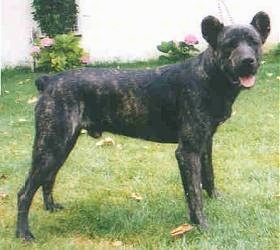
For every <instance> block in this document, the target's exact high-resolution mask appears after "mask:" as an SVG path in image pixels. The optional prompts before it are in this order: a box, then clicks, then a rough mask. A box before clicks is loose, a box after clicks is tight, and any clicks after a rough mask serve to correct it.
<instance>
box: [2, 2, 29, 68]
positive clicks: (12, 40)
mask: <svg viewBox="0 0 280 250" xmlns="http://www.w3.org/2000/svg"><path fill="white" fill-rule="evenodd" d="M31 2H32V1H31V0H1V32H2V34H1V35H2V38H1V64H2V66H1V67H5V66H16V65H25V64H28V63H29V62H30V60H31V57H30V53H29V52H30V48H31V45H30V39H31V32H32V26H33V21H32V16H31Z"/></svg>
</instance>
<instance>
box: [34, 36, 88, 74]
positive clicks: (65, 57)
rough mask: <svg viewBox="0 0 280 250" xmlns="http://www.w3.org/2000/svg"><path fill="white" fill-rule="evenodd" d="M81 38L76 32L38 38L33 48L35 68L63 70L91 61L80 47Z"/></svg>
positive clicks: (40, 69)
mask: <svg viewBox="0 0 280 250" xmlns="http://www.w3.org/2000/svg"><path fill="white" fill-rule="evenodd" d="M79 43H80V38H79V37H76V36H75V35H74V34H71V33H70V34H63V35H56V36H55V37H54V39H51V38H49V37H45V38H43V39H40V40H37V41H36V43H35V46H34V47H33V49H32V56H33V58H34V60H35V68H36V69H37V70H39V71H48V72H49V71H63V70H66V69H71V68H75V67H78V66H81V65H83V64H86V63H88V62H89V60H88V59H89V57H88V55H87V54H86V53H85V51H84V50H83V49H82V48H81V47H80V45H79Z"/></svg>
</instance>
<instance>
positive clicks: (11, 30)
mask: <svg viewBox="0 0 280 250" xmlns="http://www.w3.org/2000/svg"><path fill="white" fill-rule="evenodd" d="M225 2H226V4H227V6H228V8H229V12H230V15H231V16H232V17H233V19H234V21H235V22H237V23H239V22H242V23H248V22H250V20H251V18H252V17H253V15H254V14H255V13H256V12H257V11H259V10H265V11H267V12H268V13H269V14H270V16H271V18H272V34H271V36H270V38H269V42H270V43H275V42H279V41H280V37H279V30H280V27H279V26H280V21H279V16H277V9H278V6H277V5H278V4H277V1H274V0H266V1H256V0H247V1H244V0H235V1H229V0H228V1H227V0H225ZM31 3H32V0H1V7H2V10H1V19H2V22H1V29H2V39H1V41H2V43H1V44H2V45H1V62H2V67H3V66H4V67H5V66H15V65H22V64H30V60H31V57H30V48H31V46H30V40H31V33H32V27H35V24H34V22H33V21H32V16H31ZM77 4H78V5H79V6H80V14H79V18H78V19H79V33H81V34H82V45H83V47H84V48H85V49H86V50H88V51H89V52H90V56H91V60H92V61H104V60H106V61H107V60H116V59H118V60H122V61H127V60H143V59H148V58H151V57H155V56H156V55H157V50H156V45H158V44H159V43H160V42H161V41H163V40H165V41H167V40H172V39H175V40H183V39H184V36H185V35H186V34H188V33H192V34H195V35H196V36H197V37H198V38H199V41H200V42H201V46H202V47H203V46H204V45H205V43H204V41H203V39H202V38H201V36H200V22H201V19H202V18H203V17H204V16H206V15H209V14H211V15H215V16H217V17H219V18H221V13H220V11H219V8H218V1H217V0H207V1H205V0H196V1H187V0H172V1H162V0H130V1H127V0H77ZM222 7H223V6H222ZM223 19H224V21H225V22H229V20H230V18H229V16H228V15H227V13H226V11H225V9H223Z"/></svg>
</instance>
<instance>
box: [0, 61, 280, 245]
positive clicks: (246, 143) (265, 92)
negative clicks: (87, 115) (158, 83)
mask: <svg viewBox="0 0 280 250" xmlns="http://www.w3.org/2000/svg"><path fill="white" fill-rule="evenodd" d="M126 66H127V65H126ZM132 66H133V65H132ZM142 66H145V67H146V66H147V65H146V64H143V65H142ZM148 66H149V65H148ZM152 66H153V65H152ZM37 76H38V74H35V73H30V72H28V71H26V70H25V71H24V70H23V71H20V70H5V71H3V72H2V96H1V97H0V138H1V140H0V148H1V151H0V152H1V153H0V249H5V250H6V249H46V250H47V249H48V250H49V249H59V250H60V249H207V250H208V249H219V250H220V249H246V250H247V249H265V250H267V249H278V247H279V210H278V209H279V190H278V188H279V183H278V181H279V172H278V171H279V169H278V165H279V152H278V147H279V141H278V140H279V127H278V126H279V76H280V69H279V60H278V61H277V60H275V59H274V60H271V59H270V58H267V59H266V61H265V63H264V64H263V65H262V68H261V70H260V72H259V75H258V82H257V85H256V86H255V87H254V88H253V89H252V90H250V91H244V92H243V93H242V94H241V95H240V97H239V98H238V100H237V102H236V103H235V105H234V107H233V109H234V112H233V116H232V117H231V119H229V121H227V122H226V123H225V124H224V125H222V126H221V127H220V128H219V130H218V132H217V134H216V135H215V140H214V156H213V157H214V166H215V174H216V185H217V188H218V189H219V191H220V193H221V196H220V197H219V198H218V199H209V198H208V197H207V196H206V194H204V208H205V213H206V215H207V219H208V224H209V225H210V227H209V230H208V231H203V232H201V231H199V230H198V229H196V228H195V229H194V230H192V231H191V232H189V233H187V234H185V235H184V236H183V237H179V238H172V237H171V236H170V231H171V230H172V229H174V228H175V227H177V226H179V225H181V224H184V223H188V222H189V218H188V216H187V213H186V204H185V200H184V198H183V189H182V186H181V180H180V177H179V171H178V168H177V163H176V160H175V156H174V150H175V148H176V145H175V144H159V143H151V142H147V141H143V140H137V139H131V138H127V137H123V136H117V135H112V134H109V133H105V134H104V137H106V136H110V137H112V138H113V139H114V141H115V143H116V144H115V145H112V146H106V147H100V146H96V142H97V140H93V139H92V138H90V137H88V136H87V135H86V134H82V135H81V136H80V138H79V140H78V143H77V145H76V147H75V149H74V150H73V152H72V153H71V155H70V157H69V158H68V160H67V162H66V163H65V164H64V166H63V168H62V169H61V170H60V172H59V174H58V178H57V182H56V186H55V192H54V195H55V198H56V199H57V200H58V201H59V202H61V203H62V204H63V205H65V207H66V209H65V210H62V211H60V212H57V213H49V212H46V211H44V210H43V206H42V205H43V204H42V197H41V190H39V191H38V192H37V194H36V196H35V199H34V202H33V204H32V207H31V210H30V226H31V230H32V232H33V233H34V235H35V237H36V238H37V240H36V242H35V243H33V244H26V243H22V242H21V241H20V240H18V239H16V238H15V218H16V197H17V191H18V189H19V187H20V186H21V185H22V184H23V183H24V180H25V177H26V175H27V172H28V170H29V167H30V162H31V149H32V142H33V136H34V127H33V122H34V118H33V109H34V104H28V101H29V100H30V99H31V98H33V97H34V96H36V95H37V91H36V89H35V86H34V79H35V78H36V77H37ZM133 193H138V194H139V195H141V197H142V198H143V199H142V200H141V201H138V202H137V201H136V200H134V199H133V198H131V196H132V194H133Z"/></svg>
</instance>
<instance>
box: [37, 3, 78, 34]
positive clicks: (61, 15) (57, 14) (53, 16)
mask: <svg viewBox="0 0 280 250" xmlns="http://www.w3.org/2000/svg"><path fill="white" fill-rule="evenodd" d="M32 7H33V8H34V11H33V12H32V14H33V19H34V20H35V21H37V22H38V24H39V26H40V28H41V31H42V33H44V34H45V35H47V36H50V37H54V36H55V35H57V34H65V33H68V32H71V31H73V30H74V27H75V25H76V22H77V13H78V8H77V5H76V3H75V0H49V1H46V0H33V3H32Z"/></svg>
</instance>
